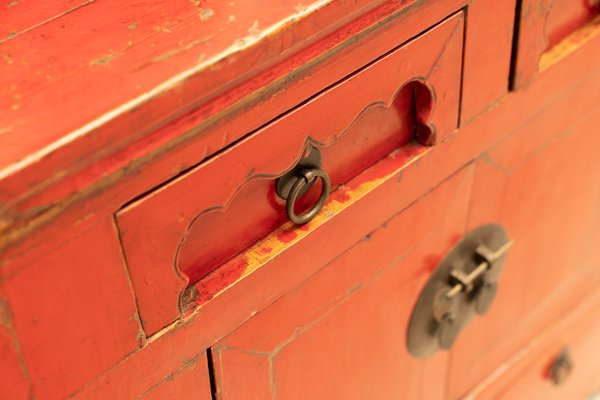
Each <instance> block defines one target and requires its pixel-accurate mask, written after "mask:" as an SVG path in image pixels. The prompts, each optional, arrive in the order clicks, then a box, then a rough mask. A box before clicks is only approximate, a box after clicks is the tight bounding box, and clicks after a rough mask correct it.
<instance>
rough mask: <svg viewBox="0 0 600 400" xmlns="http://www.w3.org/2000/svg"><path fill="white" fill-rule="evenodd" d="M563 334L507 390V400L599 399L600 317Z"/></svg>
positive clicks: (589, 317) (594, 314) (595, 314)
mask: <svg viewBox="0 0 600 400" xmlns="http://www.w3.org/2000/svg"><path fill="white" fill-rule="evenodd" d="M599 305H600V304H598V302H596V309H595V310H593V311H594V312H590V313H589V314H590V315H587V316H586V317H587V318H585V319H584V320H583V321H577V323H575V324H574V325H573V326H570V327H568V328H567V329H566V330H564V331H562V332H561V333H560V334H559V335H558V338H556V339H555V340H553V341H552V342H551V343H546V344H544V346H543V349H541V350H542V353H541V354H538V355H537V356H535V357H533V359H532V360H529V361H530V363H528V365H527V366H526V367H525V368H523V369H522V370H523V374H522V375H521V376H520V377H519V379H518V380H517V381H516V382H512V383H511V384H510V385H507V387H505V388H504V393H503V398H506V399H533V398H536V399H545V400H551V399H556V400H562V399H596V398H597V397H598V396H599V395H600V357H598V338H600V313H599V312H598V306H599Z"/></svg>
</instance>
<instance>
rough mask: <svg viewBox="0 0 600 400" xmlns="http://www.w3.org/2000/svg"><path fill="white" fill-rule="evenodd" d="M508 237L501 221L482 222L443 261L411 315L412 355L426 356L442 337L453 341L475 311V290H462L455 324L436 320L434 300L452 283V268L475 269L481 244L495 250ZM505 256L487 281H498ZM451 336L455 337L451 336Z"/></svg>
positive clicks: (484, 306)
mask: <svg viewBox="0 0 600 400" xmlns="http://www.w3.org/2000/svg"><path fill="white" fill-rule="evenodd" d="M508 241H509V239H508V236H507V235H506V232H505V231H504V229H503V228H502V227H501V226H500V225H497V224H488V225H482V226H479V227H477V228H475V229H473V230H472V231H470V232H468V233H467V234H466V235H465V236H464V237H463V238H462V239H461V241H460V242H458V243H457V244H456V245H455V246H454V248H453V249H452V250H451V251H450V252H449V253H448V254H447V255H446V257H445V258H444V259H443V260H442V261H441V263H440V264H439V265H438V267H437V268H436V269H435V271H434V272H433V274H432V275H431V277H430V278H429V280H428V281H427V283H426V285H425V287H424V288H423V290H422V291H421V294H420V296H419V298H418V299H417V302H416V304H415V306H414V308H413V312H412V315H411V318H410V322H409V325H408V332H407V347H408V350H409V352H410V353H411V354H412V355H413V356H415V357H426V356H428V355H430V354H432V353H434V352H436V351H437V350H439V349H441V348H443V347H442V346H440V340H442V342H443V343H444V344H448V343H450V342H453V341H454V339H453V338H452V337H453V336H454V337H455V336H456V335H457V334H458V333H459V332H460V331H461V330H462V329H463V328H464V326H465V325H467V324H468V323H469V322H470V321H471V319H473V317H474V316H475V315H476V306H475V305H474V302H475V298H476V296H475V294H474V293H471V294H469V295H467V294H464V293H460V294H459V295H457V296H456V304H455V305H454V307H456V315H455V321H454V322H453V324H452V325H451V326H449V327H445V328H441V324H440V322H438V320H436V317H435V316H434V311H433V310H434V301H435V298H436V296H437V295H438V293H439V292H440V291H442V290H444V289H445V288H447V287H448V286H449V284H450V282H449V276H450V271H451V270H452V269H455V270H461V271H463V272H465V273H468V272H470V271H472V270H473V269H475V268H476V267H477V265H478V263H479V262H480V261H479V260H478V259H477V257H476V256H475V255H476V250H477V247H478V246H480V245H485V246H487V247H488V248H490V249H492V250H496V249H499V248H501V247H502V246H503V245H505V244H506V243H507V242H508ZM505 259H506V254H502V255H501V256H499V257H498V258H497V259H496V260H495V262H494V267H493V268H492V269H490V270H489V271H488V272H486V275H485V279H486V281H487V282H491V283H494V285H496V282H497V280H498V277H499V274H500V272H501V270H502V266H503V264H504V261H505ZM489 294H490V293H487V294H486V295H484V297H483V298H482V299H481V300H479V301H480V302H481V304H480V306H479V307H480V309H487V307H489V304H487V303H488V302H487V300H489V302H490V303H491V299H492V298H493V293H491V294H492V296H487V295H489ZM438 319H439V316H438ZM447 328H448V329H447ZM449 328H451V329H449ZM440 329H444V330H448V332H442V333H440ZM440 334H442V336H440ZM450 338H452V340H449V339H450ZM446 339H448V340H446ZM450 344H451V343H450Z"/></svg>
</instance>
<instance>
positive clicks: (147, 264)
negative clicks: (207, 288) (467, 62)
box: [117, 13, 463, 335]
mask: <svg viewBox="0 0 600 400" xmlns="http://www.w3.org/2000/svg"><path fill="white" fill-rule="evenodd" d="M462 32H463V16H462V13H458V14H456V15H454V16H453V17H451V18H449V19H447V20H446V21H444V22H442V23H440V24H439V25H437V26H435V27H434V28H432V29H431V30H429V31H428V32H427V33H425V34H423V35H422V36H419V37H418V38H416V39H414V40H411V41H409V42H408V43H405V44H403V45H401V46H400V47H398V48H396V49H394V50H393V51H391V52H389V53H386V54H384V55H382V56H381V57H380V58H378V59H377V60H375V61H373V62H372V63H371V64H369V65H367V66H365V67H363V68H361V69H360V70H358V71H356V72H355V73H353V74H351V75H350V76H348V77H347V78H345V79H344V80H342V81H340V82H337V83H335V84H334V85H332V86H331V87H330V88H329V89H327V90H325V91H323V92H321V93H319V94H317V95H315V96H313V97H311V98H310V99H308V100H307V101H306V102H304V103H303V104H302V105H301V106H300V107H298V108H296V109H294V110H292V111H290V112H288V113H286V114H284V115H283V116H281V117H280V118H277V119H276V120H274V121H272V122H271V123H269V124H267V125H266V126H264V127H263V128H261V129H260V130H258V131H256V132H254V133H252V134H251V135H250V136H248V137H246V138H245V139H244V140H242V141H240V142H239V143H237V144H236V145H234V146H233V147H231V148H228V149H227V150H225V151H223V152H221V153H220V154H218V155H217V156H215V157H213V158H211V159H210V160H209V161H207V162H205V163H203V164H201V165H200V166H198V167H196V168H193V169H192V170H190V171H189V172H187V173H184V174H183V175H181V176H179V177H178V178H176V179H175V180H172V181H170V182H168V183H166V184H165V185H164V186H162V187H160V188H158V189H157V190H155V191H152V192H151V193H149V194H147V195H145V196H143V197H142V198H140V199H138V200H136V201H134V202H133V203H131V204H129V205H128V206H127V207H125V208H124V209H122V210H121V211H119V213H118V214H117V222H118V225H119V229H120V235H121V240H122V243H123V248H124V253H125V257H126V261H127V265H128V268H129V273H130V276H131V280H132V283H133V287H134V291H135V294H136V298H137V304H138V306H139V311H140V315H141V319H142V322H143V326H144V329H145V332H146V334H148V335H151V334H153V333H155V332H157V331H158V330H159V329H161V328H163V327H164V326H166V325H167V324H169V323H171V322H173V321H174V320H176V319H177V318H178V317H179V316H180V315H181V313H182V304H183V303H184V302H185V301H187V299H184V298H183V297H184V292H185V289H186V288H187V287H188V286H189V285H190V284H193V283H196V282H198V281H200V280H201V279H202V278H204V277H205V276H206V275H207V274H209V273H210V272H211V271H213V270H214V269H215V268H216V267H218V266H219V265H221V264H223V263H224V262H225V261H227V260H229V259H231V258H232V257H233V256H235V255H236V254H237V253H239V252H240V251H242V250H244V249H245V248H247V247H248V246H249V245H251V244H252V243H254V242H255V241H256V240H258V239H260V238H261V237H263V236H265V235H266V234H268V233H269V232H271V231H273V230H274V229H275V228H277V227H278V226H280V225H281V224H282V223H283V222H284V221H285V212H284V209H285V204H284V201H283V200H281V199H280V198H279V197H278V196H277V195H276V193H275V181H276V178H277V177H279V176H281V175H283V174H284V173H286V172H287V171H289V170H290V169H291V168H292V167H293V166H294V165H295V164H296V162H297V160H299V159H300V158H301V157H302V155H303V154H305V153H306V152H307V151H308V149H310V148H317V149H319V150H320V152H321V155H322V163H323V164H322V169H323V170H325V171H326V172H327V173H328V174H329V176H330V177H331V183H332V189H336V188H338V187H340V185H344V184H346V183H347V182H349V181H350V180H351V179H352V178H353V177H355V176H356V175H357V174H359V173H361V172H362V171H364V170H365V169H366V168H368V167H370V166H372V165H373V164H375V163H376V162H378V161H379V160H380V159H382V158H384V157H385V156H386V155H387V154H389V153H390V152H392V151H394V150H396V149H398V148H401V147H403V146H407V145H411V146H412V145H414V143H418V144H421V145H422V146H428V145H433V144H435V143H439V142H442V141H443V140H444V137H445V136H446V135H448V134H449V133H451V132H453V131H454V129H455V128H456V127H457V121H458V109H459V97H460V76H461V59H462V41H463V38H462V36H463V34H462ZM380 40H386V41H393V40H394V37H393V36H386V37H381V38H380ZM417 147H418V146H417ZM316 186H318V185H316ZM318 195H319V188H318V187H316V188H315V189H314V190H311V191H310V192H309V193H308V194H307V195H306V196H305V198H306V199H305V200H306V204H310V203H311V202H314V200H315V198H316V197H318ZM291 234H295V233H290V235H291ZM188 294H189V292H188ZM192 297H193V296H192Z"/></svg>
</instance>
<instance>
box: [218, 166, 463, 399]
mask: <svg viewBox="0 0 600 400" xmlns="http://www.w3.org/2000/svg"><path fill="white" fill-rule="evenodd" d="M472 172H473V168H472V167H467V168H466V169H463V170H462V171H460V172H459V173H457V174H456V175H454V176H452V177H451V178H450V179H448V180H447V181H446V182H444V183H442V184H441V185H440V186H438V187H436V188H435V189H434V190H433V191H431V192H430V193H428V194H427V195H426V196H424V197H423V198H421V199H420V200H419V201H417V202H416V203H415V204H413V205H411V206H410V207H409V208H407V209H405V210H404V211H402V212H400V213H399V214H397V215H396V216H394V217H392V218H390V219H389V220H387V221H386V222H384V223H383V225H381V226H380V227H378V228H376V229H375V230H373V231H372V232H370V233H369V234H367V235H366V236H365V237H363V238H362V240H360V241H359V242H358V243H356V244H354V246H352V247H351V248H350V249H348V250H347V251H345V252H343V253H342V254H340V255H339V256H337V257H336V258H335V259H334V260H333V261H331V262H330V263H329V264H328V265H327V266H325V267H324V268H323V269H321V270H320V271H319V272H318V273H317V274H315V275H313V276H312V277H311V278H310V279H308V280H307V281H305V282H304V283H302V284H301V285H299V286H298V287H296V288H295V289H293V290H292V291H290V292H289V293H288V294H286V295H285V296H284V297H282V298H280V299H279V300H277V301H276V302H275V303H274V304H272V305H271V306H270V307H268V308H266V309H265V310H263V311H261V312H259V313H258V314H257V315H256V316H255V317H253V318H252V319H250V320H249V321H248V322H246V323H245V324H244V325H242V326H241V327H240V328H239V329H237V330H236V331H235V332H233V333H231V334H230V335H229V336H227V337H225V338H224V339H223V340H221V341H220V342H218V343H217V344H216V345H215V346H213V348H212V360H213V363H214V373H215V379H216V388H217V398H219V399H222V400H227V399H236V400H237V399H255V400H259V399H271V398H278V399H286V400H289V399H306V398H311V399H338V398H339V399H365V398H370V399H393V398H400V397H401V398H403V399H416V398H423V399H441V398H443V397H444V392H445V387H446V381H445V380H446V373H445V370H446V365H447V361H448V356H447V353H446V352H438V353H437V354H435V355H434V356H433V357H431V358H426V359H417V358H414V357H412V356H411V355H409V353H408V350H407V347H406V327H407V325H408V320H409V317H410V314H411V311H412V308H413V305H414V302H415V300H416V298H417V296H418V294H419V292H420V290H421V288H422V287H423V285H424V284H425V282H426V281H427V279H428V278H429V275H430V273H431V270H432V269H433V268H435V266H436V264H437V262H438V260H439V259H440V258H441V257H442V256H443V255H444V253H445V252H446V251H447V250H448V249H449V248H450V247H452V245H453V244H454V243H455V242H456V240H457V239H458V238H460V237H461V236H462V234H463V233H464V227H465V222H466V217H467V212H468V204H469V197H470V191H471V179H472ZM399 196H401V194H400V193H391V192H390V193H389V195H388V197H387V198H386V199H381V200H380V201H384V202H385V201H392V202H394V201H396V199H397V197H399ZM378 206H380V203H379V202H372V203H371V204H370V205H369V207H378ZM314 257H315V256H314V255H313V254H311V253H306V254H305V256H304V258H305V262H306V263H310V262H312V259H313V258H314Z"/></svg>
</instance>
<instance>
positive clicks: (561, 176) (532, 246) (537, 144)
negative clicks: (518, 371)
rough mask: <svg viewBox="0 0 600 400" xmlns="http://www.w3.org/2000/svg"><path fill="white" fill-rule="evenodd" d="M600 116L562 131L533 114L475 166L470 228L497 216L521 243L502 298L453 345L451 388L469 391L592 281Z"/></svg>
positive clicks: (503, 282) (589, 287)
mask: <svg viewBox="0 0 600 400" xmlns="http://www.w3.org/2000/svg"><path fill="white" fill-rule="evenodd" d="M599 122H600V113H598V112H597V110H595V111H592V112H591V113H590V114H589V116H588V117H587V118H585V119H583V120H582V121H579V122H577V123H576V124H574V125H572V126H570V127H568V128H567V129H566V130H562V131H558V132H556V130H557V128H556V126H557V125H558V124H557V123H556V121H555V120H554V118H552V116H549V117H547V118H545V119H542V120H534V121H533V122H531V123H530V124H528V125H527V126H525V127H524V128H523V129H522V130H519V131H517V132H515V134H513V135H511V136H510V137H508V138H506V139H505V140H503V141H502V142H501V143H499V144H498V145H496V146H495V147H493V148H492V149H491V150H490V151H488V152H487V153H486V154H484V155H483V156H482V157H481V158H480V159H479V160H478V161H477V163H476V167H475V178H474V184H473V198H472V207H471V211H470V216H469V226H471V227H474V226H477V225H480V224H482V223H485V222H492V221H493V222H496V223H499V224H501V225H503V226H505V227H506V229H507V231H508V232H509V235H510V236H511V238H513V239H514V240H515V244H514V246H513V248H512V249H511V250H510V254H509V258H508V262H507V265H506V266H505V269H504V272H503V275H502V278H501V279H500V287H499V289H498V293H497V298H496V300H495V302H494V304H492V307H491V309H490V311H489V312H488V314H487V315H485V316H484V317H483V318H480V319H478V320H476V321H474V322H473V323H472V324H471V325H470V326H469V327H467V329H466V330H465V331H464V332H463V334H462V336H461V337H459V339H458V341H457V342H456V344H455V347H454V349H453V357H452V368H451V394H452V395H453V397H456V396H460V395H462V394H464V393H465V392H466V391H467V390H468V389H469V388H470V387H472V386H473V385H474V384H475V383H476V382H478V381H480V380H481V379H483V377H484V376H486V375H487V374H489V373H490V372H491V371H492V370H493V369H494V368H495V367H496V366H497V365H499V364H500V363H502V362H503V361H504V360H506V359H507V358H508V357H510V356H511V355H512V354H514V353H515V352H516V351H517V350H518V349H519V348H520V347H521V346H523V345H524V344H525V343H526V341H527V340H528V339H529V338H531V337H532V336H534V335H535V334H536V333H537V332H539V331H540V330H541V329H543V327H544V326H546V325H547V324H549V323H551V322H552V321H554V320H555V319H556V318H558V317H560V316H561V315H563V314H565V313H568V312H569V311H570V310H571V308H572V307H573V305H575V304H577V303H578V302H579V301H581V299H582V298H584V297H585V295H586V294H587V293H589V292H591V291H592V290H593V288H594V287H595V286H594V285H595V283H594V279H591V278H590V277H591V276H593V275H595V274H596V272H595V271H596V270H597V268H598V264H597V262H598V256H597V254H595V253H597V249H596V248H595V246H597V243H598V242H597V241H596V242H594V240H593V238H594V237H597V235H598V233H597V232H598V220H599V215H600V207H599V205H600V164H599V163H598V162H597V151H598V149H599V148H600V136H599V135H598V134H597V129H596V127H597V126H598V123H599Z"/></svg>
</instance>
